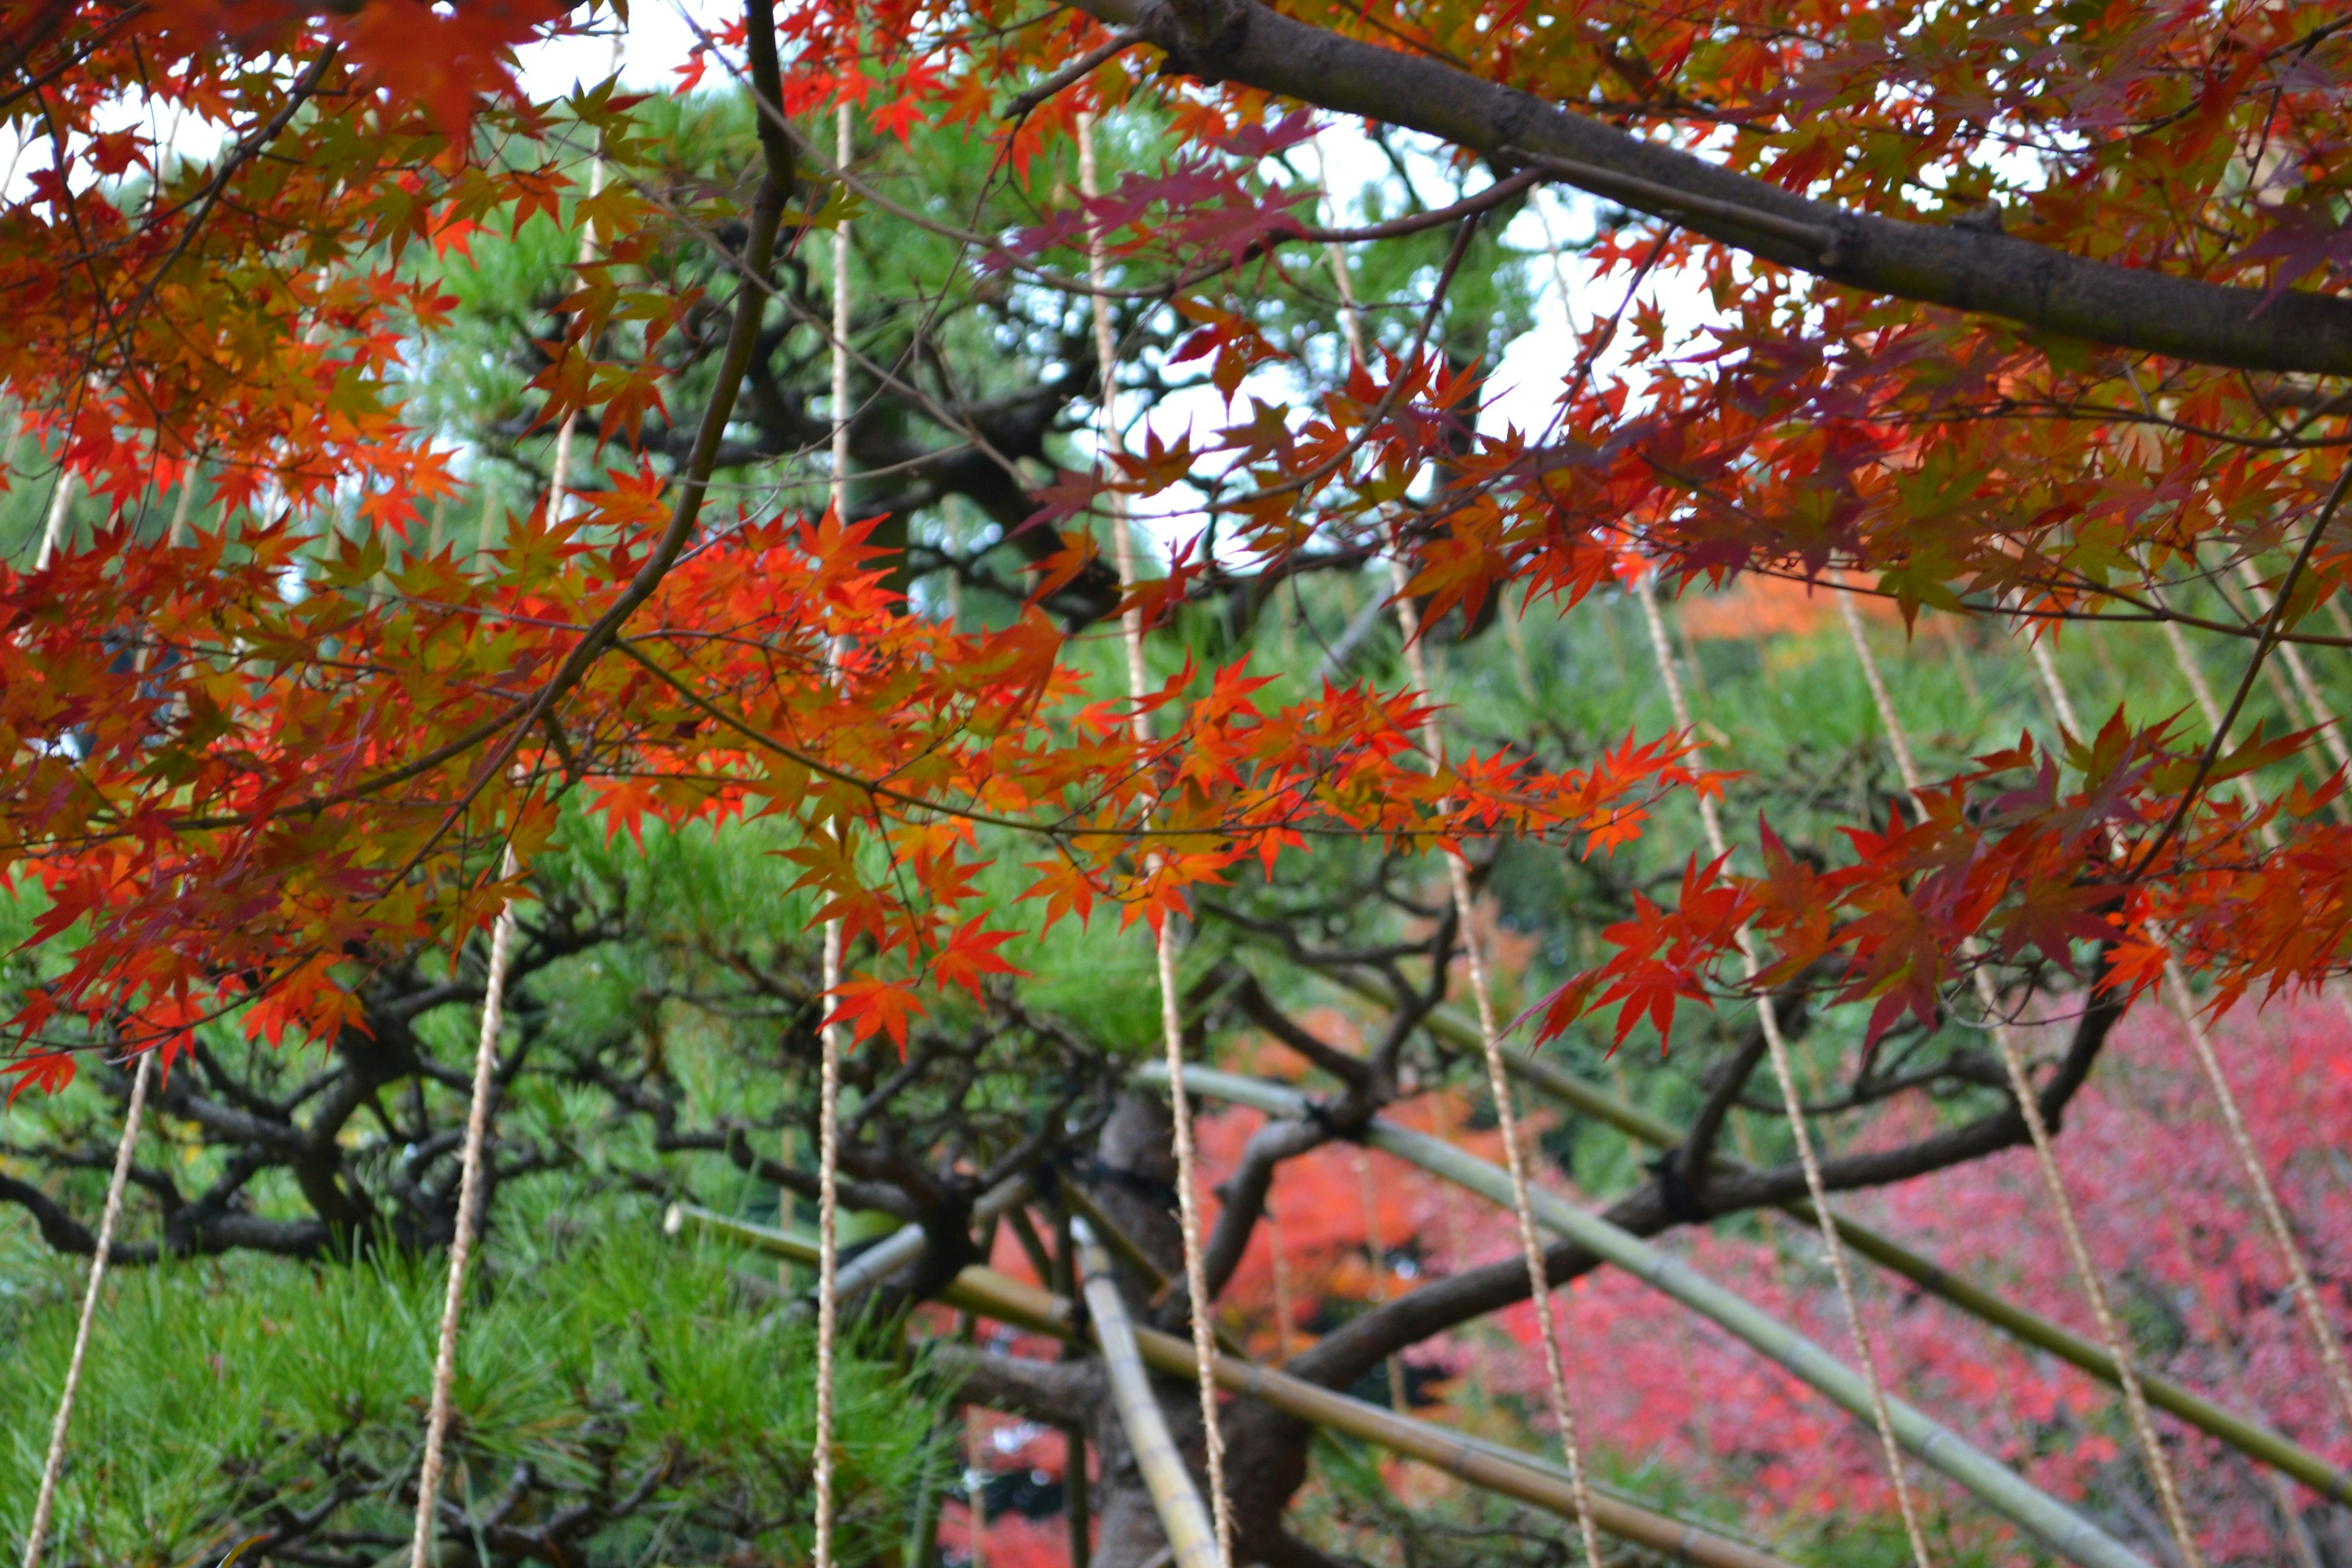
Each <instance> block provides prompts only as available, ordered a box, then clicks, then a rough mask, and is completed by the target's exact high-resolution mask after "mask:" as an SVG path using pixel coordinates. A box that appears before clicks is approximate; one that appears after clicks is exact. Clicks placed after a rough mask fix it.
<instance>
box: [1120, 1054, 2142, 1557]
mask: <svg viewBox="0 0 2352 1568" xmlns="http://www.w3.org/2000/svg"><path fill="white" fill-rule="evenodd" d="M1184 1076H1185V1078H1186V1079H1189V1080H1190V1082H1191V1085H1192V1089H1193V1091H1194V1092H1195V1093H1198V1094H1204V1095H1209V1096H1212V1097H1213V1098H1215V1099H1218V1100H1228V1101H1230V1102H1232V1103H1234V1104H1235V1105H1245V1106H1249V1107H1251V1108H1253V1109H1255V1110H1262V1111H1265V1113H1266V1114H1267V1115H1269V1116H1277V1117H1303V1116H1306V1115H1307V1114H1308V1113H1309V1110H1310V1106H1311V1102H1310V1101H1309V1100H1308V1099H1307V1096H1306V1095H1305V1094H1303V1093H1301V1092H1299V1091H1298V1090H1297V1089H1292V1088H1290V1087H1289V1086H1287V1085H1286V1084H1274V1083H1266V1082H1264V1081H1262V1080H1260V1079H1251V1078H1244V1077H1243V1076H1241V1075H1240V1074H1238V1073H1229V1072H1218V1071H1215V1070H1213V1069H1211V1068H1200V1067H1187V1068H1185V1069H1184ZM1131 1081H1134V1082H1138V1083H1150V1084H1156V1083H1157V1082H1159V1081H1160V1069H1159V1068H1157V1067H1146V1068H1139V1069H1138V1070H1137V1071H1136V1073H1135V1074H1134V1075H1133V1077H1132V1079H1131ZM1363 1138H1364V1142H1367V1143H1369V1144H1370V1145H1371V1146H1372V1147H1373V1148H1375V1149H1379V1150H1381V1151H1383V1152H1387V1153H1390V1154H1393V1155H1395V1156H1396V1157H1397V1158H1398V1159H1400V1160H1402V1161H1405V1162H1406V1163H1409V1164H1412V1165H1417V1166H1419V1167H1420V1168H1421V1169H1423V1170H1424V1171H1427V1172H1429V1173H1431V1174H1432V1175H1434V1176H1437V1177H1439V1178H1441V1179H1443V1180H1444V1181H1448V1182H1452V1183H1454V1184H1456V1185H1458V1186H1462V1187H1466V1188H1468V1189H1469V1190H1470V1191H1472V1192H1474V1193H1476V1194H1479V1195H1480V1196H1482V1197H1484V1198H1486V1199H1487V1200H1488V1201H1489V1202H1491V1203H1494V1204H1496V1205H1504V1204H1507V1203H1509V1202H1510V1201H1511V1185H1510V1176H1509V1174H1508V1173H1506V1172H1505V1171H1503V1170H1502V1169H1501V1168H1500V1167H1499V1166H1496V1165H1490V1164H1488V1163H1486V1161H1484V1160H1480V1159H1477V1158H1476V1157H1475V1156H1473V1155H1470V1154H1466V1153H1465V1152H1462V1151H1461V1150H1459V1149H1456V1148H1454V1146H1453V1145H1452V1144H1450V1143H1447V1142H1445V1141H1444V1139H1441V1138H1434V1137H1432V1136H1431V1135H1429V1134H1428V1133H1425V1132H1415V1131H1411V1130H1410V1129H1408V1128H1403V1127H1398V1126H1396V1125H1394V1124H1393V1123H1391V1122H1386V1121H1373V1122H1371V1123H1370V1124H1369V1125H1367V1126H1366V1127H1365V1129H1364V1131H1363ZM1531 1196H1532V1198H1533V1201H1534V1206H1535V1210H1536V1217H1537V1218H1538V1220H1539V1221H1540V1222H1541V1223H1542V1225H1543V1226H1544V1228H1545V1229H1547V1230H1549V1231H1551V1232H1552V1233H1553V1234H1555V1235H1557V1236H1560V1237H1566V1238H1567V1239H1568V1240H1570V1241H1571V1242H1573V1243H1575V1244H1576V1245H1577V1246H1578V1247H1581V1248H1583V1249H1584V1250H1585V1251H1587V1252H1589V1253H1591V1255H1592V1256H1593V1257H1595V1258H1599V1259H1601V1261H1602V1262H1604V1263H1609V1264H1613V1265H1615V1266H1616V1267H1617V1268H1622V1269H1624V1270H1625V1271H1626V1272H1627V1273H1629V1274H1631V1275H1633V1277H1634V1278H1635V1279H1639V1280H1641V1281H1642V1282H1643V1283H1644V1284H1646V1285H1649V1286H1651V1287H1652V1288H1653V1289H1656V1290H1658V1291H1660V1292H1661V1293H1662V1294H1664V1295H1666V1296H1668V1297H1670V1298H1672V1299H1673V1300H1676V1301H1679V1302H1681V1303H1682V1304H1683V1305H1684V1306H1685V1307H1687V1308H1689V1309H1690V1310H1693V1311H1695V1312H1697V1313H1698V1314H1699V1315H1700V1316H1701V1317H1704V1318H1706V1319H1707V1320H1708V1321H1711V1322H1714V1323H1715V1324H1717V1326H1718V1327H1720V1328H1722V1329H1724V1330H1726V1331H1728V1332H1729V1333H1731V1334H1732V1335H1733V1336H1735V1337H1736V1338H1738V1339H1739V1340H1741V1341H1743V1342H1746V1343H1747V1344H1748V1346H1749V1347H1750V1348H1751V1349H1753V1350H1755V1351H1757V1352H1759V1353H1761V1354H1762V1355H1764V1356H1765V1357H1767V1358H1768V1359H1769V1360H1771V1361H1772V1362H1774V1363H1777V1364H1778V1365H1779V1366H1780V1367H1781V1368H1782V1369H1783V1370H1785V1371H1786V1372H1788V1373H1790V1375H1791V1376H1793V1377H1795V1378H1796V1379H1798V1381H1800V1382H1801V1383H1804V1384H1807V1385H1808V1386H1810V1387H1811V1388H1812V1389H1813V1390H1815V1391H1816V1392H1817V1393H1819V1394H1822V1395H1823V1396H1825V1397H1826V1398H1828V1399H1829V1400H1830V1401H1831V1402H1832V1404H1834V1405H1838V1406H1839V1407H1840V1408H1841V1409H1843V1410H1844V1411H1845V1412H1846V1413H1847V1414H1849V1415H1853V1416H1854V1417H1855V1418H1857V1419H1859V1420H1862V1421H1870V1420H1872V1419H1873V1418H1874V1415H1875V1407H1874V1402H1873V1401H1872V1399H1871V1396H1870V1391H1869V1389H1868V1387H1867V1386H1866V1385H1865V1384H1864V1383H1863V1380H1862V1379H1861V1378H1859V1377H1857V1376H1855V1375H1854V1373H1853V1372H1852V1371H1851V1370H1849V1369H1848V1368H1847V1367H1846V1365H1845V1364H1844V1363H1843V1362H1841V1361H1839V1360H1838V1359H1837V1358H1836V1357H1834V1356H1832V1355H1831V1354H1830V1353H1829V1352H1826V1351H1824V1350H1822V1348H1821V1346H1819V1345H1817V1344H1815V1343H1813V1342H1812V1341H1811V1340H1809V1339H1807V1338H1805V1337H1804V1336H1803V1335H1802V1334H1801V1333H1799V1332H1798V1331H1796V1330H1794V1329H1792V1328H1790V1326H1789V1325H1788V1324H1786V1323H1783V1322H1781V1321H1779V1320H1778V1319H1776V1318H1773V1317H1771V1316H1770V1315H1769V1314H1768V1313H1766V1312H1763V1311H1761V1310H1758V1309H1757V1308H1756V1307H1754V1306H1753V1305H1751V1304H1750V1303H1748V1301H1747V1300H1743V1299H1742V1298H1740V1297H1739V1296H1737V1295H1735V1294H1733V1293H1732V1292H1731V1291H1730V1290H1728V1289H1725V1288H1724V1287H1723V1286H1721V1285H1718V1284H1717V1283H1716V1282H1715V1281H1714V1280H1712V1279H1707V1278H1706V1277H1705V1276H1704V1275H1702V1274H1700V1273H1699V1272H1698V1271H1697V1270H1696V1269H1695V1268H1691V1267H1690V1266H1689V1265H1688V1264H1686V1263H1685V1262H1683V1261H1682V1260H1681V1259H1679V1258H1675V1257H1674V1256H1672V1255H1671V1254H1668V1253H1665V1252H1662V1251H1660V1250H1659V1249H1658V1248H1656V1247H1653V1246H1651V1245H1650V1244H1649V1243H1648V1242H1646V1241H1643V1239H1641V1238H1640V1237H1636V1236H1634V1235H1633V1234H1632V1233H1631V1232H1629V1231H1626V1230H1625V1229H1623V1228H1622V1227H1621V1226H1615V1225H1612V1224H1611V1223H1610V1222H1609V1221H1608V1220H1607V1219H1605V1218H1603V1217H1602V1216H1601V1215H1595V1214H1588V1213H1586V1212H1585V1211H1584V1210H1582V1209H1580V1208H1578V1207H1577V1206H1576V1205H1573V1204H1571V1203H1568V1202H1566V1201H1565V1200H1563V1199H1561V1198H1559V1197H1557V1196H1555V1195H1553V1194H1550V1193H1548V1192H1545V1191H1543V1190H1542V1189H1541V1188H1538V1189H1537V1190H1536V1191H1535V1192H1534V1193H1533V1194H1531ZM1885 1409H1886V1410H1887V1412H1888V1415H1889V1417H1890V1425H1891V1426H1892V1427H1893V1429H1894V1432H1895V1437H1896V1439H1897V1440H1898V1441H1899V1442H1901V1443H1902V1445H1903V1446H1904V1447H1905V1448H1906V1449H1908V1450H1909V1451H1910V1452H1911V1453H1913V1454H1915V1455H1916V1456H1917V1457H1918V1458H1921V1459H1922V1460H1925V1461H1926V1462H1927V1464H1929V1465H1931V1466H1933V1467H1934V1468H1937V1469H1938V1470H1941V1471H1942V1472H1943V1473H1944V1474H1945V1475H1946V1476H1948V1477H1949V1478H1951V1479H1953V1480H1954V1481H1957V1482H1958V1483H1959V1484H1960V1485H1961V1486H1962V1487H1964V1488H1966V1489H1968V1490H1969V1491H1970V1492H1972V1493H1974V1494H1975V1495H1976V1496H1977V1497H1978V1498H1979V1499H1981V1500H1983V1501H1984V1502H1985V1503H1986V1504H1987V1505H1988V1506H1990V1508H1992V1509H1993V1510H1996V1511H1997V1512H1999V1513H2000V1514H2001V1515H2002V1516H2003V1517H2004V1518H2006V1519H2008V1520H2009V1521H2011V1523H2013V1524H2016V1525H2017V1526H2018V1527H2019V1528H2021V1529H2022V1530H2023V1531H2026V1532H2027V1533H2028V1534H2030V1535H2032V1537H2033V1538H2034V1539H2036V1540H2037V1541H2039V1542H2042V1544H2043V1545H2044V1546H2046V1547H2048V1548H2049V1549H2050V1550H2051V1551H2052V1552H2056V1553H2057V1554H2058V1555H2059V1556H2061V1557H2063V1558H2065V1559H2067V1560H2068V1561H2070V1562H2073V1563H2078V1564H2081V1565H2082V1568H2148V1564H2147V1560H2146V1559H2144V1558H2142V1557H2141V1556H2140V1555H2139V1554H2138V1553H2137V1552H2133V1551H2132V1550H2131V1549H2130V1548H2128V1547H2126V1546H2125V1545H2124V1544H2123V1543H2122V1542H2118V1541H2116V1539H2115V1538H2114V1537H2113V1536H2110V1535H2108V1534H2107V1533H2106V1532H2105V1531H2103V1530H2101V1529H2099V1528H2098V1527H2097V1526H2096V1525H2095V1524H2093V1523H2092V1522H2091V1521H2088V1520H2086V1519H2084V1518H2083V1517H2082V1515H2080V1514H2078V1513H2076V1512H2075V1511H2074V1510H2072V1509H2070V1508H2068V1507H2067V1506H2066V1505H2065V1504H2064V1503H2062V1502H2060V1501H2059V1500H2057V1499H2055V1498H2053V1497H2051V1496H2050V1495H2049V1494H2048V1493H2046V1492H2044V1491H2042V1489H2040V1488H2038V1487H2036V1486H2034V1485H2033V1484H2032V1482H2030V1481H2028V1480H2026V1479H2024V1478H2022V1477H2021V1476H2019V1475H2018V1474H2017V1473H2016V1472H2015V1471H2013V1470H2011V1469H2010V1468H2008V1467H2006V1466H2004V1465H2002V1464H2001V1463H2000V1461H1999V1460H1996V1459H1994V1458H1990V1456H1988V1455H1986V1454H1984V1453H1983V1452H1981V1451H1980V1450H1979V1449H1978V1448H1976V1447H1973V1446H1972V1445H1971V1444H1969V1441H1968V1439H1966V1438H1965V1437H1962V1436H1960V1435H1959V1434H1958V1433H1957V1432H1955V1431H1953V1430H1952V1429H1951V1428H1950V1427H1948V1426H1944V1425H1943V1424H1942V1423H1940V1422H1938V1421H1936V1420H1933V1419H1931V1418H1930V1417H1929V1416H1927V1415H1926V1414H1924V1413H1923V1412H1921V1411H1920V1410H1918V1409H1917V1408H1916V1407H1915V1406H1913V1405H1907V1404H1905V1403H1904V1402H1903V1401H1902V1400H1900V1399H1895V1398H1892V1397H1887V1398H1886V1399H1885Z"/></svg>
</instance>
